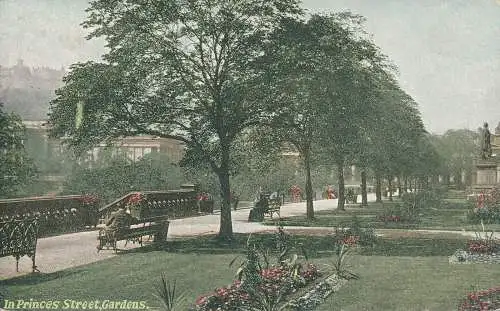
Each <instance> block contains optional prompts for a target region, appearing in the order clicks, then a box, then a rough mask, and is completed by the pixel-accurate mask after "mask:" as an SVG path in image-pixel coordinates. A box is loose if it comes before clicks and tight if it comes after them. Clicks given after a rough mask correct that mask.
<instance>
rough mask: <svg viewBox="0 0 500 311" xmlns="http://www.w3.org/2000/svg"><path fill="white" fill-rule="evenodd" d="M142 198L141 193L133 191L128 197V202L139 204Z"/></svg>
mask: <svg viewBox="0 0 500 311" xmlns="http://www.w3.org/2000/svg"><path fill="white" fill-rule="evenodd" d="M142 199H143V195H142V193H140V192H137V193H134V194H133V195H131V196H130V197H129V198H128V204H130V205H134V204H139V203H141V201H142Z"/></svg>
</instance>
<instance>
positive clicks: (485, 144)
mask: <svg viewBox="0 0 500 311" xmlns="http://www.w3.org/2000/svg"><path fill="white" fill-rule="evenodd" d="M481 151H482V152H481V156H482V158H483V159H487V158H491V153H492V151H491V133H490V131H489V130H488V123H487V122H484V125H483V140H482V145H481Z"/></svg>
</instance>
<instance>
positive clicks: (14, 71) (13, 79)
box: [0, 60, 65, 121]
mask: <svg viewBox="0 0 500 311" xmlns="http://www.w3.org/2000/svg"><path fill="white" fill-rule="evenodd" d="M64 74H65V71H64V69H60V70H57V69H52V68H47V67H41V68H30V67H27V66H25V65H24V64H23V62H22V60H20V61H18V63H17V64H16V65H15V66H13V67H1V66H0V102H3V103H4V109H5V110H6V111H8V112H15V113H17V114H19V115H20V116H21V118H22V119H23V120H33V121H34V120H45V119H47V113H48V110H49V102H50V101H51V100H52V99H53V98H54V97H55V93H54V91H55V90H56V89H57V88H59V87H61V86H62V78H63V76H64Z"/></svg>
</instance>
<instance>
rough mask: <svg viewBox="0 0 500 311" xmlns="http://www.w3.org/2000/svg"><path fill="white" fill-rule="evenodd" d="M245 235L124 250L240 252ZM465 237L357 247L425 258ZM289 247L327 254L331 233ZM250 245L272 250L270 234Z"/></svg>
mask: <svg viewBox="0 0 500 311" xmlns="http://www.w3.org/2000/svg"><path fill="white" fill-rule="evenodd" d="M248 237H249V235H248V234H235V235H234V239H233V240H232V241H230V242H227V241H224V242H221V241H220V240H218V239H217V237H216V236H215V235H212V236H202V237H194V238H192V237H191V238H184V239H179V240H175V241H169V242H168V243H166V244H164V245H157V246H154V245H148V246H145V247H142V248H137V249H133V250H130V251H127V252H124V253H137V252H139V253H145V252H151V251H165V252H170V253H179V254H190V253H194V254H234V253H244V252H245V248H246V245H247V240H248ZM465 241H466V240H465V238H456V237H454V238H451V237H449V238H446V237H444V238H439V237H429V236H421V237H397V238H377V239H376V242H375V244H374V245H373V246H364V247H361V248H360V249H359V250H358V254H360V255H363V256H406V257H429V256H450V255H451V254H453V253H454V252H455V251H456V250H457V249H461V248H464V246H465ZM290 242H291V244H290V245H291V246H294V247H296V249H298V248H303V249H304V250H305V252H306V254H307V256H308V257H310V258H323V257H329V256H331V254H332V253H334V251H335V244H334V240H333V238H332V236H331V235H325V236H309V235H291V240H290ZM250 243H251V244H255V245H257V246H259V247H261V248H263V249H266V248H267V249H271V250H272V249H275V248H276V238H275V235H274V234H272V233H271V234H270V233H259V234H252V236H251V239H250Z"/></svg>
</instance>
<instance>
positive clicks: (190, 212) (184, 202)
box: [99, 189, 202, 223]
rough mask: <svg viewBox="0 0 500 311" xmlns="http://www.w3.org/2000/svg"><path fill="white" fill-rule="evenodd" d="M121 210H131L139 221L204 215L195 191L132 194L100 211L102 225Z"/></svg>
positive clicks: (182, 190)
mask: <svg viewBox="0 0 500 311" xmlns="http://www.w3.org/2000/svg"><path fill="white" fill-rule="evenodd" d="M119 208H124V209H127V210H130V214H131V215H132V216H133V217H135V218H138V219H139V220H140V219H146V218H150V217H156V216H168V218H169V219H176V218H185V217H191V216H198V215H199V214H201V213H202V211H200V210H199V206H198V205H197V202H196V192H195V191H194V190H184V189H181V190H164V191H142V192H131V193H129V194H127V195H125V196H123V197H121V198H119V199H117V200H115V201H114V202H111V203H110V204H108V205H106V206H104V207H103V208H101V209H100V210H99V215H100V218H101V223H102V222H104V221H105V220H106V219H109V217H110V215H111V213H113V212H115V211H117V210H118V209H119Z"/></svg>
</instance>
